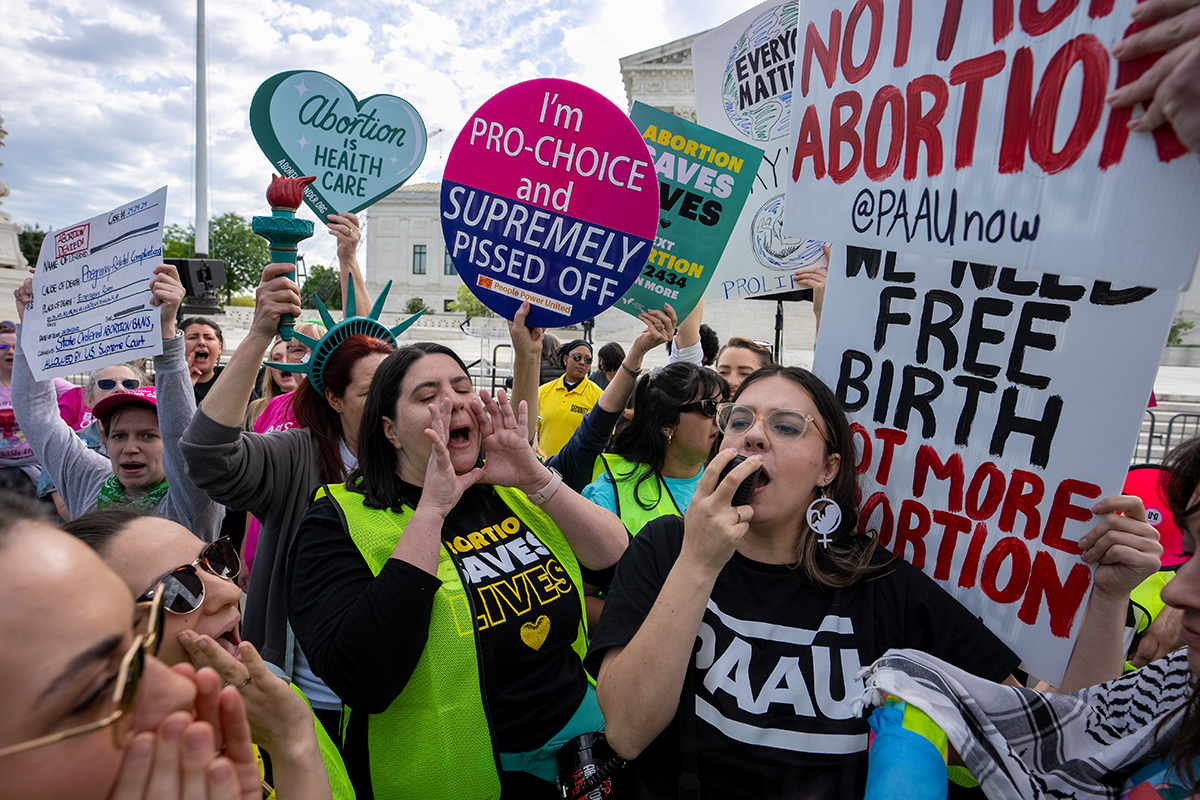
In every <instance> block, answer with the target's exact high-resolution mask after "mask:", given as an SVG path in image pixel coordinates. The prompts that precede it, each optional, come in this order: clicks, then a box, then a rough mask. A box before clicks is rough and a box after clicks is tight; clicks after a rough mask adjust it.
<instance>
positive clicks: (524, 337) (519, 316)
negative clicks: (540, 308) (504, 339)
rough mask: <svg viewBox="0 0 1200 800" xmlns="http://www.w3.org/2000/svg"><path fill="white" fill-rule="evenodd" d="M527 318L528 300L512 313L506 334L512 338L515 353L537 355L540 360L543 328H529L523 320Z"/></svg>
mask: <svg viewBox="0 0 1200 800" xmlns="http://www.w3.org/2000/svg"><path fill="white" fill-rule="evenodd" d="M528 318H529V301H528V300H526V301H525V302H524V303H521V307H520V308H518V309H517V313H516V314H513V318H512V319H511V320H509V321H508V335H509V338H511V339H512V345H513V351H514V352H515V353H516V354H517V355H521V354H525V355H529V356H534V355H536V356H537V359H538V360H539V361H540V360H541V358H542V340H543V338H544V337H545V334H546V329H545V328H530V327H529V326H527V325H526V324H525V320H527V319H528Z"/></svg>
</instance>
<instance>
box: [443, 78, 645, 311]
mask: <svg viewBox="0 0 1200 800" xmlns="http://www.w3.org/2000/svg"><path fill="white" fill-rule="evenodd" d="M441 212H442V233H443V234H444V235H445V237H446V249H447V251H448V252H449V253H450V258H451V259H452V260H453V261H454V266H455V267H456V268H457V269H458V274H459V276H460V277H461V278H462V279H463V282H464V283H466V285H467V287H468V288H469V289H470V290H471V292H472V293H473V294H474V295H475V296H476V297H478V298H479V299H480V301H482V302H483V304H484V305H486V306H487V307H488V308H490V309H492V310H493V311H495V312H496V313H497V314H499V315H501V316H503V317H506V318H508V319H512V317H513V315H514V314H515V313H516V311H517V308H518V307H519V306H520V305H521V303H522V302H523V301H525V300H528V301H529V303H530V305H531V310H530V313H529V324H530V325H532V326H539V327H557V326H561V325H569V324H572V323H575V322H579V321H581V320H585V319H587V318H589V317H594V316H596V315H597V314H599V313H600V312H601V311H603V310H604V309H606V308H608V307H609V306H611V305H613V304H614V303H615V302H616V301H617V299H618V298H620V297H621V296H622V295H624V294H625V292H627V291H628V290H629V287H630V286H632V285H633V282H634V281H635V280H636V279H637V277H638V275H640V274H641V271H642V267H643V265H645V263H646V259H647V257H648V256H649V255H650V250H651V247H652V245H653V242H654V235H655V229H656V228H657V227H658V181H657V180H656V176H655V174H654V167H653V162H652V160H651V158H650V153H649V151H647V149H646V145H645V144H644V143H643V142H642V137H641V134H640V133H638V130H637V128H636V127H634V125H633V123H632V122H630V120H629V118H628V117H627V116H625V114H624V113H623V112H622V111H621V109H619V108H617V107H616V106H615V105H613V104H612V102H610V101H609V100H608V99H607V98H605V97H604V96H603V95H601V94H599V93H598V92H595V91H592V90H591V89H589V88H587V87H586V86H581V85H580V84H578V83H573V82H571V81H564V80H559V79H556V78H541V79H538V80H533V81H526V82H524V83H519V84H517V85H516V86H510V87H509V88H507V89H505V90H504V91H502V92H500V93H499V94H497V95H495V96H494V97H492V98H491V99H490V100H488V101H487V102H486V103H484V104H483V105H482V106H481V107H480V108H479V110H478V111H476V112H475V114H473V115H472V117H471V120H470V121H469V122H468V123H467V125H466V126H465V127H464V128H463V130H462V133H460V134H459V137H458V140H457V141H456V142H455V143H454V148H453V149H452V150H451V151H450V155H449V157H448V158H447V159H446V172H445V177H444V179H443V180H442V206H441ZM659 307H661V304H660V306H659Z"/></svg>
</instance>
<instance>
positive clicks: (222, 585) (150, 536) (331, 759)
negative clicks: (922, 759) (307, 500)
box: [63, 508, 354, 800]
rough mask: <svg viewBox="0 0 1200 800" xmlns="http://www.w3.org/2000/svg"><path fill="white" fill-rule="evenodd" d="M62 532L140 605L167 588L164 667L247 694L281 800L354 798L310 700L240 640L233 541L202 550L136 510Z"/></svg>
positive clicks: (89, 518) (178, 530)
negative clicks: (217, 679) (204, 674)
mask: <svg viewBox="0 0 1200 800" xmlns="http://www.w3.org/2000/svg"><path fill="white" fill-rule="evenodd" d="M63 530H65V531H66V532H67V533H69V534H71V535H73V536H75V537H77V538H78V539H80V540H81V541H83V543H84V544H86V545H88V546H89V547H91V548H92V549H93V550H95V551H96V552H97V553H98V554H99V555H100V557H101V558H102V559H104V563H105V564H107V565H108V567H109V569H111V570H112V571H113V572H115V573H116V574H117V576H118V577H120V578H121V580H123V581H124V582H125V585H126V586H128V587H129V590H130V591H131V592H132V593H133V596H134V598H136V599H138V600H142V599H148V598H149V597H151V596H152V595H153V592H154V590H155V588H156V587H158V586H159V585H161V586H162V587H163V603H164V606H165V608H166V612H167V613H166V614H165V615H164V616H163V618H162V622H161V624H160V626H159V632H158V635H159V648H158V653H157V655H158V657H159V659H160V660H162V661H163V663H165V664H167V665H168V666H174V665H176V664H191V665H193V666H195V667H196V668H197V669H201V668H204V667H211V668H212V669H215V670H216V671H217V673H218V674H219V675H220V676H221V679H222V680H223V681H224V683H226V684H227V685H230V686H234V687H236V688H237V689H238V691H239V692H240V693H241V695H242V699H243V700H245V702H246V710H247V713H248V715H249V719H250V727H251V730H252V731H253V737H252V738H253V741H254V744H255V745H257V746H259V747H261V748H262V749H263V750H265V751H266V752H267V753H268V755H269V756H270V763H271V780H270V784H271V785H272V786H274V788H275V790H276V792H277V793H278V795H279V796H280V797H283V798H312V799H313V800H322V799H325V800H328V798H330V797H331V796H332V797H333V798H338V800H341V798H353V797H354V792H353V790H352V789H351V788H350V785H349V779H348V778H347V777H346V767H345V765H344V764H343V763H342V759H341V756H340V755H338V753H337V748H336V747H335V746H334V744H333V741H332V740H331V739H330V738H329V735H328V734H327V733H326V731H325V729H324V727H323V726H322V725H321V724H320V723H319V722H315V720H314V718H313V713H312V709H310V708H309V706H308V703H307V702H305V698H304V695H303V694H302V693H301V692H300V691H299V690H298V689H296V688H295V687H294V686H289V685H288V683H287V682H286V681H284V680H282V679H281V678H279V677H278V676H277V675H275V674H274V673H272V672H271V670H270V668H269V667H268V666H267V665H266V663H265V662H264V661H263V660H262V657H261V656H259V654H258V651H257V650H255V648H254V645H252V644H250V643H249V642H243V641H242V640H241V635H240V630H241V626H240V622H241V614H240V613H239V611H238V602H239V601H240V600H241V597H242V592H241V590H240V589H239V588H238V585H237V583H236V582H235V581H236V579H237V576H238V573H239V571H240V570H241V568H242V564H241V561H240V559H239V558H238V554H237V550H236V548H235V547H234V546H233V544H232V543H231V542H230V541H229V540H228V539H224V538H223V539H218V540H217V541H216V542H213V543H212V544H209V545H204V544H201V543H199V542H197V541H196V537H194V536H192V535H191V534H190V533H189V532H188V531H187V530H186V529H185V528H183V527H182V526H181V525H177V524H175V523H173V522H171V521H170V520H166V519H163V518H161V517H157V516H154V515H153V514H149V513H146V512H144V511H141V510H140V509H136V508H115V509H105V510H103V511H93V512H91V513H89V514H84V515H83V516H82V517H79V518H78V519H74V520H71V521H70V522H68V523H67V524H66V525H65V526H63Z"/></svg>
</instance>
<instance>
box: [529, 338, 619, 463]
mask: <svg viewBox="0 0 1200 800" xmlns="http://www.w3.org/2000/svg"><path fill="white" fill-rule="evenodd" d="M557 358H558V362H559V363H560V364H562V366H563V369H564V372H563V374H562V376H561V377H559V378H556V379H555V380H553V381H551V382H550V383H543V384H542V386H541V388H540V389H538V413H539V414H540V415H541V420H542V422H541V428H540V432H539V437H540V438H539V440H538V443H539V446H540V447H541V449H542V452H543V453H545V454H546V456H547V457H549V456H553V455H556V454H557V453H558V451H559V450H562V448H563V445H565V444H566V443H567V441H568V440H569V439H570V438H571V436H572V434H574V433H575V430H576V429H577V428H578V427H579V423H580V422H582V421H583V417H584V415H585V414H587V413H588V412H589V411H591V410H592V406H594V405H596V401H597V400H599V399H600V395H601V394H602V393H603V392H604V390H603V389H601V388H600V387H599V386H597V385H596V384H594V383H592V382H591V381H590V380H588V372H589V371H590V370H591V368H592V346H591V345H590V344H588V343H587V342H585V341H584V340H583V339H575V340H573V341H570V342H567V343H566V344H564V345H563V346H562V347H561V348H559V351H558V356H557Z"/></svg>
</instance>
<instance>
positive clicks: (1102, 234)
mask: <svg viewBox="0 0 1200 800" xmlns="http://www.w3.org/2000/svg"><path fill="white" fill-rule="evenodd" d="M1043 6H1045V7H1046V8H1045V10H1042V7H1043ZM1133 6H1134V0H1120V1H1119V2H1118V1H1117V0H1093V2H1091V3H1080V2H1078V0H1061V2H1055V3H1052V4H1048V3H1044V2H1043V3H1041V4H1039V3H1037V2H1035V0H1019V2H1013V0H1005V2H997V3H984V4H964V3H963V2H962V0H950V2H948V3H947V2H944V0H832V1H831V2H828V3H801V4H800V5H799V14H800V18H799V23H798V31H799V35H798V38H797V41H796V44H795V48H794V51H795V53H796V55H797V58H798V61H797V62H796V64H795V70H794V75H793V78H794V92H793V98H792V127H791V159H790V164H789V165H788V168H787V170H786V172H787V174H788V179H789V187H788V191H787V206H788V218H787V222H786V224H785V226H784V230H785V232H787V233H789V234H790V235H799V234H800V233H801V232H803V231H806V230H819V231H821V235H822V236H824V237H826V238H828V239H832V240H834V241H838V242H848V243H853V244H857V245H860V246H864V247H877V248H885V249H892V250H903V251H906V252H913V253H921V254H925V255H929V256H949V257H952V258H957V259H964V260H974V261H982V262H985V263H989V264H1000V265H1002V266H1013V267H1024V268H1031V269H1032V268H1036V267H1037V266H1038V265H1045V264H1053V265H1055V268H1056V269H1061V270H1062V271H1064V272H1067V273H1070V274H1074V275H1078V276H1083V277H1088V278H1092V279H1096V280H1108V281H1114V282H1118V283H1119V282H1122V281H1125V280H1126V276H1128V275H1131V274H1136V275H1137V281H1138V282H1139V283H1142V284H1144V285H1147V286H1159V287H1169V288H1172V289H1182V288H1184V287H1185V286H1186V285H1187V283H1188V281H1189V280H1190V278H1191V275H1192V270H1193V268H1194V267H1195V264H1196V255H1197V252H1200V225H1197V224H1196V214H1195V211H1196V208H1197V207H1200V163H1198V162H1197V161H1196V158H1195V157H1194V156H1192V155H1190V154H1188V152H1187V150H1186V149H1185V148H1184V147H1183V146H1182V145H1181V144H1180V143H1179V141H1178V140H1177V139H1176V138H1175V135H1174V132H1173V131H1171V130H1170V129H1169V128H1160V129H1159V130H1158V131H1157V132H1156V133H1155V135H1153V136H1148V135H1139V134H1130V133H1129V131H1128V130H1127V129H1126V122H1128V120H1129V119H1130V111H1129V110H1128V109H1125V110H1116V111H1114V110H1112V109H1110V108H1109V107H1108V106H1107V105H1106V104H1105V103H1104V96H1105V95H1106V94H1107V93H1108V92H1109V91H1111V90H1112V89H1114V88H1116V87H1119V86H1123V85H1125V84H1127V83H1130V82H1131V81H1133V80H1134V79H1135V78H1136V77H1137V76H1138V75H1140V74H1141V72H1142V71H1143V70H1144V69H1145V68H1146V66H1148V64H1145V63H1142V64H1120V65H1119V64H1118V62H1116V61H1115V60H1114V59H1113V58H1112V57H1111V56H1110V55H1109V48H1110V47H1111V46H1112V45H1114V44H1115V43H1116V42H1117V41H1118V40H1120V39H1121V38H1122V36H1123V35H1124V34H1125V32H1126V29H1127V26H1129V23H1130V16H1129V13H1130V9H1132V8H1133Z"/></svg>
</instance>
